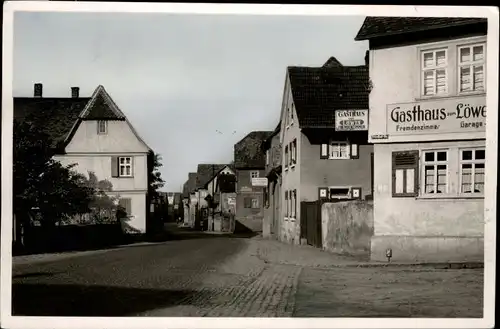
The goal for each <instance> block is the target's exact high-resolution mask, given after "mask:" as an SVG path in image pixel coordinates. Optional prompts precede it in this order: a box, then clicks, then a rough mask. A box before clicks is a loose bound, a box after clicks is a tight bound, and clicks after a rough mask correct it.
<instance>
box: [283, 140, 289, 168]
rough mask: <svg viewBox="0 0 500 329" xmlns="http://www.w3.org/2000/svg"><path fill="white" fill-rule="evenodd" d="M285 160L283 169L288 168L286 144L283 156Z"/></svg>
mask: <svg viewBox="0 0 500 329" xmlns="http://www.w3.org/2000/svg"><path fill="white" fill-rule="evenodd" d="M283 160H284V161H285V169H288V161H289V160H288V145H286V146H285V156H284V158H283Z"/></svg>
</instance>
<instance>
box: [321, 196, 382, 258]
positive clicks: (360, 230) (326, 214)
mask: <svg viewBox="0 0 500 329" xmlns="http://www.w3.org/2000/svg"><path fill="white" fill-rule="evenodd" d="M321 221H322V223H321V224H322V234H323V249H324V250H326V251H330V252H335V253H343V254H350V255H366V256H369V255H370V243H371V238H372V236H373V202H372V201H343V202H328V203H325V204H323V206H322V207H321Z"/></svg>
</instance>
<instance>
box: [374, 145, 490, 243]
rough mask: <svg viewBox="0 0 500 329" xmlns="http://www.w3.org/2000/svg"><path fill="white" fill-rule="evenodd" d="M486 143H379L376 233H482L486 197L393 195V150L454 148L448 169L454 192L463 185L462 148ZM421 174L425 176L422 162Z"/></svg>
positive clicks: (376, 177)
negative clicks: (461, 176)
mask: <svg viewBox="0 0 500 329" xmlns="http://www.w3.org/2000/svg"><path fill="white" fill-rule="evenodd" d="M484 145H485V141H466V142H438V143H412V144H376V145H375V152H374V157H375V159H374V162H375V163H374V169H375V176H374V185H375V188H374V189H375V191H374V228H375V230H374V233H375V235H378V236H380V235H403V236H410V235H411V236H482V235H483V231H484V199H483V198H464V197H458V196H457V197H445V198H425V197H417V198H415V197H397V198H394V197H392V152H394V151H405V150H416V149H420V150H423V149H439V148H450V150H449V152H448V154H449V157H450V161H449V163H448V171H449V177H450V181H449V185H450V187H449V188H450V194H452V193H455V192H456V191H457V190H458V189H459V181H458V175H459V159H458V149H459V148H460V147H474V146H484ZM419 177H420V178H421V177H422V167H421V166H420V168H419ZM420 181H421V179H420ZM419 185H421V183H420V184H419Z"/></svg>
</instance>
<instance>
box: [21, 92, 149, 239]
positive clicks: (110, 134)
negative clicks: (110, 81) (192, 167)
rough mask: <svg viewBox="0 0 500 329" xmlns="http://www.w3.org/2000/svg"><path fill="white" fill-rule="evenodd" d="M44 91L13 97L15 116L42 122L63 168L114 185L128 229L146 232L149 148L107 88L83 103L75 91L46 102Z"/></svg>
mask: <svg viewBox="0 0 500 329" xmlns="http://www.w3.org/2000/svg"><path fill="white" fill-rule="evenodd" d="M42 87H43V86H42V84H35V94H34V97H33V98H24V97H23V98H18V97H16V98H14V112H15V115H16V112H17V115H20V116H23V115H34V116H35V117H37V118H38V119H40V122H41V124H43V125H44V126H45V127H46V129H47V131H49V134H50V135H51V136H52V137H53V139H55V140H56V141H58V142H59V144H60V145H62V147H61V152H60V154H59V155H57V156H56V157H55V158H56V160H58V161H60V162H61V163H62V164H63V165H70V164H76V166H75V167H74V169H75V170H77V171H78V172H80V173H82V174H84V175H87V176H88V174H89V172H92V173H94V174H95V175H96V177H97V178H98V179H99V180H108V181H109V182H110V183H111V184H112V186H113V187H112V191H110V192H108V194H110V195H113V196H117V197H119V202H120V204H121V205H122V206H123V208H125V210H126V212H127V217H128V220H127V221H126V225H127V227H128V228H129V229H130V230H131V231H132V232H135V233H145V232H146V222H147V216H148V214H147V212H148V210H149V207H148V205H147V202H148V201H147V191H148V167H147V166H148V162H147V158H148V153H149V152H150V148H149V147H148V146H147V145H146V143H145V142H144V141H143V139H142V138H141V137H140V136H139V134H138V133H137V131H136V130H135V129H134V128H133V126H132V124H131V123H130V122H129V121H128V119H127V117H126V116H125V114H124V113H123V112H122V111H121V110H120V108H119V107H118V106H117V105H116V103H115V102H114V101H113V100H112V98H111V97H110V95H109V94H108V93H107V92H106V90H105V89H104V87H103V86H98V87H97V88H96V89H95V91H94V93H93V94H92V96H91V97H90V98H88V97H86V98H80V96H79V89H78V88H77V87H73V88H72V94H71V98H53V97H50V98H45V97H43V94H42ZM52 128H53V129H52Z"/></svg>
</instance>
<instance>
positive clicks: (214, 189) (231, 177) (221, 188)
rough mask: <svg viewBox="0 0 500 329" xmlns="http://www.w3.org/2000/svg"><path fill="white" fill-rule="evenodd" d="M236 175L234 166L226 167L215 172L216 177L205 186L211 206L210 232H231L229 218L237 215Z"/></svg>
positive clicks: (209, 216) (209, 217)
mask: <svg viewBox="0 0 500 329" xmlns="http://www.w3.org/2000/svg"><path fill="white" fill-rule="evenodd" d="M235 184H236V173H235V170H234V167H233V166H232V165H225V166H224V167H222V169H220V170H218V171H217V172H215V174H214V176H213V177H212V178H211V179H210V180H209V181H208V182H207V184H206V185H205V187H206V189H207V191H208V196H207V201H208V203H209V205H210V206H211V207H210V208H211V210H210V213H209V215H208V230H209V231H216V232H222V231H224V232H230V231H231V228H232V227H233V225H232V224H231V223H230V222H229V220H228V219H229V218H230V217H231V218H233V217H234V215H235V213H236V193H235V192H236V190H235Z"/></svg>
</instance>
